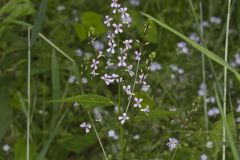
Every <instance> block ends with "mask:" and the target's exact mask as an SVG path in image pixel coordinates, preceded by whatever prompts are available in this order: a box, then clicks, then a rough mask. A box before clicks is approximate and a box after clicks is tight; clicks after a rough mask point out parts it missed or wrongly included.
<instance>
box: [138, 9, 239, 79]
mask: <svg viewBox="0 0 240 160" xmlns="http://www.w3.org/2000/svg"><path fill="white" fill-rule="evenodd" d="M142 15H144V16H145V17H147V18H149V19H150V20H152V21H154V22H155V23H157V24H158V25H159V26H161V27H163V28H165V29H166V30H168V31H170V32H172V33H173V34H175V35H177V36H178V37H180V38H182V39H183V40H185V41H186V42H187V43H189V44H190V45H192V46H193V47H194V48H195V49H197V50H199V51H200V52H202V53H203V54H204V55H206V56H207V57H208V58H210V59H211V60H213V61H215V62H216V63H218V64H219V65H221V66H223V67H226V68H227V69H228V70H229V71H231V72H232V73H234V74H235V76H236V77H237V79H238V81H239V82H240V74H239V73H238V71H237V70H236V69H234V68H233V67H232V66H230V65H229V64H228V63H226V62H225V61H224V60H223V59H222V58H221V57H219V56H218V55H216V54H215V53H213V52H211V51H209V50H208V49H206V48H204V47H202V46H201V45H199V44H198V43H196V42H194V41H193V40H191V39H190V38H188V37H187V36H185V35H183V34H181V33H180V32H178V31H176V30H175V29H173V28H171V27H170V26H168V25H166V24H165V23H163V22H161V21H159V20H157V19H156V18H154V17H152V16H150V15H148V14H146V13H142Z"/></svg>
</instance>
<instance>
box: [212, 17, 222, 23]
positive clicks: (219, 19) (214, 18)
mask: <svg viewBox="0 0 240 160" xmlns="http://www.w3.org/2000/svg"><path fill="white" fill-rule="evenodd" d="M210 22H211V23H214V24H221V22H222V20H221V18H219V17H215V16H213V17H211V18H210Z"/></svg>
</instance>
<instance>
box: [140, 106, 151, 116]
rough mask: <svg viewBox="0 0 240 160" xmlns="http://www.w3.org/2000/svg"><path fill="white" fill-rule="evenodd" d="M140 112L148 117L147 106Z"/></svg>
mask: <svg viewBox="0 0 240 160" xmlns="http://www.w3.org/2000/svg"><path fill="white" fill-rule="evenodd" d="M141 111H142V112H144V113H145V114H146V115H147V116H148V113H149V106H146V107H145V108H144V109H141Z"/></svg>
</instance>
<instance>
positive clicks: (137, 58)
mask: <svg viewBox="0 0 240 160" xmlns="http://www.w3.org/2000/svg"><path fill="white" fill-rule="evenodd" d="M135 55H136V56H135V59H136V60H137V61H140V60H141V53H140V52H138V51H135Z"/></svg>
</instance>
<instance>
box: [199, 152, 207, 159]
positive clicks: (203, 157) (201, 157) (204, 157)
mask: <svg viewBox="0 0 240 160" xmlns="http://www.w3.org/2000/svg"><path fill="white" fill-rule="evenodd" d="M200 160H208V156H207V155H206V154H205V153H204V154H202V155H201V156H200Z"/></svg>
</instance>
